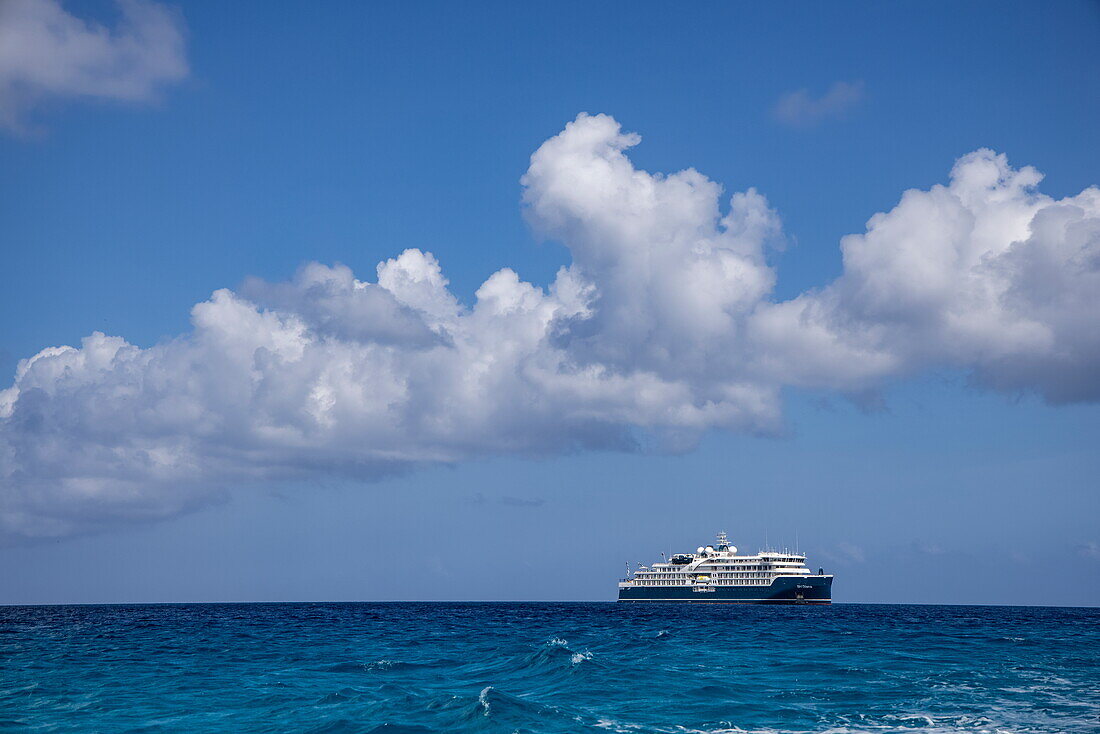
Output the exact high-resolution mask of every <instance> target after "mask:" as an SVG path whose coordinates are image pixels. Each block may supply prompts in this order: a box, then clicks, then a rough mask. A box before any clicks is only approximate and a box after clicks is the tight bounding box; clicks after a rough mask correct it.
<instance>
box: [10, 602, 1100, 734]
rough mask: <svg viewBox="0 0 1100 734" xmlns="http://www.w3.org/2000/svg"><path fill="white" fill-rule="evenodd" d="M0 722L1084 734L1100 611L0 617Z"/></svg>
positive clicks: (437, 608) (430, 610)
mask: <svg viewBox="0 0 1100 734" xmlns="http://www.w3.org/2000/svg"><path fill="white" fill-rule="evenodd" d="M0 729H4V730H13V731H28V730H29V731H103V732H120V731H233V732H237V731H272V732H282V731H319V732H343V731H367V732H370V731H375V732H453V731H477V732H482V731H483V732H498V731H499V732H514V731H520V732H575V731H587V730H593V731H608V732H727V731H732V732H739V731H753V732H755V731H762V732H863V731H871V732H910V731H912V732H925V733H931V732H999V731H1006V732H1098V731H1100V609H1056V608H1022V607H939V606H895V605H890V606H871V605H833V606H831V607H758V606H720V605H714V606H711V605H702V606H676V605H652V606H650V605H616V604H610V603H608V604H551V603H547V604H490V603H486V604H411V603H410V604H368V603H364V604H186V605H151V606H60V607H0Z"/></svg>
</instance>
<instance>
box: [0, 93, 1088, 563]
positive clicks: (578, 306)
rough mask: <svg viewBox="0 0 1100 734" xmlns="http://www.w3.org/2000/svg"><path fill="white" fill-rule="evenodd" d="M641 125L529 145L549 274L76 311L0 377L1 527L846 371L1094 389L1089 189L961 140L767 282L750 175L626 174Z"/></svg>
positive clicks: (707, 404)
mask: <svg viewBox="0 0 1100 734" xmlns="http://www.w3.org/2000/svg"><path fill="white" fill-rule="evenodd" d="M638 142H639V138H638V136H636V135H633V134H625V133H623V132H622V130H621V129H620V127H619V125H618V123H616V122H615V120H613V119H612V118H610V117H608V116H605V115H597V116H588V115H581V116H579V117H578V118H577V119H576V120H575V121H574V122H572V123H570V124H569V125H567V126H566V128H565V130H564V131H562V132H561V133H560V134H559V135H557V136H555V137H553V138H551V139H550V140H548V141H546V143H544V144H543V145H542V146H541V147H540V148H539V149H538V150H537V151H536V152H535V153H534V155H532V157H531V165H530V168H529V169H528V171H527V173H526V174H525V175H524V177H523V186H524V194H523V202H524V207H525V211H526V214H527V216H528V218H529V220H530V222H531V224H532V226H533V227H534V228H535V230H536V231H538V232H539V233H541V234H542V235H544V236H547V237H553V238H558V239H560V240H561V241H563V242H564V243H565V244H566V245H567V246H568V247H569V249H570V251H571V253H572V256H573V259H572V262H571V264H570V265H569V266H568V267H563V268H562V269H561V270H560V271H559V272H558V274H557V277H556V278H555V280H554V281H553V282H552V283H551V284H550V285H549V286H548V287H547V288H542V287H539V286H536V285H533V284H531V283H527V282H525V281H523V280H522V279H521V278H520V276H519V274H517V273H516V272H514V271H513V270H511V269H509V268H504V269H502V270H499V271H498V272H496V273H494V274H492V275H491V276H490V277H489V278H488V279H487V280H486V281H485V282H484V283H483V284H482V286H481V287H480V288H479V289H478V291H477V293H476V297H475V300H474V302H473V303H472V304H469V305H467V304H463V303H461V302H460V301H459V300H458V299H457V298H456V297H455V296H454V295H453V294H452V293H451V292H450V290H449V289H448V283H447V280H446V278H445V277H444V275H443V272H442V269H441V267H440V265H439V263H438V262H437V261H436V260H435V258H434V257H433V256H432V255H431V254H430V253H425V252H420V251H418V250H407V251H405V252H404V253H402V254H401V255H400V256H399V257H396V258H394V259H390V260H386V261H385V262H383V263H381V264H379V266H378V269H377V280H376V281H374V282H369V281H361V280H358V279H357V278H356V277H355V276H354V275H353V274H352V272H351V271H350V270H349V269H348V268H346V267H343V266H333V267H329V266H324V265H320V264H316V263H312V264H309V265H306V266H305V267H303V268H302V270H301V271H300V272H299V273H298V274H297V275H296V276H295V277H294V278H293V279H292V280H291V281H290V282H287V283H274V284H273V283H266V282H263V281H259V280H249V281H246V283H245V284H244V286H243V287H242V288H241V289H240V290H239V292H233V291H229V290H219V291H217V292H215V293H214V294H213V296H212V297H211V298H210V300H208V301H206V302H203V303H200V304H198V305H196V306H195V307H194V309H193V311H192V323H193V329H192V331H191V332H190V333H188V334H186V335H183V336H181V337H180V338H178V339H176V340H174V341H171V342H167V343H164V344H159V345H156V346H153V347H151V348H148V349H142V348H138V347H136V346H133V345H131V344H128V343H127V342H126V341H124V340H123V339H121V338H118V337H110V336H105V335H103V334H93V335H92V336H89V337H87V338H86V339H85V340H84V341H83V342H82V344H81V345H80V347H79V348H72V347H58V348H51V349H47V350H44V351H43V352H41V353H39V354H38V355H35V356H34V357H32V358H30V359H28V360H24V361H23V362H22V363H21V364H20V366H19V370H18V373H17V375H16V378H15V382H14V384H13V385H12V386H11V387H10V388H8V389H7V390H4V391H0V526H2V527H3V529H4V532H6V533H7V534H8V535H9V536H17V535H31V536H34V535H38V536H43V535H45V536H53V535H65V534H69V533H74V532H84V531H89V530H95V529H98V528H100V527H104V526H107V525H110V524H112V523H118V522H120V521H126V520H134V519H144V518H156V517H164V516H168V515H172V514H174V513H178V512H182V511H185V510H187V509H189V508H191V507H195V506H198V505H200V504H202V503H204V502H209V501H212V500H213V499H215V498H217V497H218V496H220V494H219V493H220V491H221V488H222V487H225V486H228V485H231V484H235V483H239V482H246V481H256V480H268V479H284V478H290V477H302V476H311V475H321V474H328V475H339V476H345V477H353V478H360V479H371V478H377V477H379V476H383V475H385V474H387V473H392V472H395V471H402V470H406V469H409V468H412V467H415V466H417V465H419V464H423V463H428V462H455V461H460V460H463V459H466V458H470V457H475V456H484V455H495V454H520V455H533V454H550V453H556V452H563V451H570V450H576V449H592V448H620V449H623V448H631V447H634V446H636V445H638V443H639V442H644V443H646V444H647V445H649V444H650V443H652V442H656V443H658V444H660V445H663V446H665V447H666V448H670V449H673V450H683V449H687V448H690V447H691V446H692V445H693V442H694V441H695V440H696V439H697V438H698V437H699V435H700V434H701V433H702V432H704V431H707V430H710V429H725V430H734V431H750V432H763V433H767V432H771V431H775V430H777V429H778V428H779V427H780V426H781V421H782V418H781V413H780V393H781V391H782V389H783V388H784V387H786V386H792V385H793V386H810V387H816V388H830V389H837V390H842V391H845V392H851V393H855V392H861V391H867V390H873V389H874V388H876V387H878V386H879V385H881V384H882V383H883V381H885V380H888V379H892V378H896V377H898V376H904V375H906V374H910V373H913V372H916V371H919V370H923V369H929V368H936V367H943V366H946V367H952V368H958V369H964V370H971V371H973V373H974V374H975V376H976V378H977V379H978V380H980V381H982V382H983V383H985V384H987V385H989V386H992V387H994V388H997V389H1006V390H1013V391H1015V390H1022V389H1033V390H1037V391H1039V392H1040V393H1042V394H1043V395H1045V396H1046V397H1047V398H1048V399H1050V400H1052V401H1070V400H1095V399H1096V398H1097V397H1098V394H1100V393H1098V391H1100V378H1098V375H1100V348H1098V346H1097V345H1098V344H1100V329H1098V326H1097V317H1096V315H1097V313H1100V311H1098V310H1097V306H1098V305H1100V304H1098V303H1097V301H1096V299H1097V298H1098V296H1097V295H1096V294H1097V293H1100V287H1098V286H1100V284H1098V283H1097V282H1096V279H1097V273H1098V269H1100V257H1098V255H1097V252H1098V248H1100V192H1098V191H1097V190H1096V189H1088V190H1086V191H1084V192H1082V193H1081V194H1079V195H1077V196H1075V197H1070V198H1067V199H1064V200H1061V201H1055V200H1052V199H1050V198H1048V197H1045V196H1042V195H1041V194H1039V193H1037V192H1036V191H1035V186H1036V185H1037V184H1038V182H1039V176H1038V174H1037V173H1036V172H1035V171H1033V170H1031V169H1028V168H1024V169H1020V170H1014V169H1012V168H1010V167H1009V166H1008V164H1007V162H1006V161H1005V159H1004V158H1003V157H1001V156H997V155H994V154H993V153H990V152H988V151H978V152H976V153H973V154H971V155H968V156H965V157H964V158H962V159H960V161H959V162H958V163H957V165H956V166H955V169H954V171H953V172H952V177H951V182H950V183H949V184H948V185H946V186H936V187H933V188H932V189H931V190H929V191H909V192H906V193H905V194H904V195H903V197H902V200H901V202H900V203H899V204H898V206H897V207H896V208H895V209H893V210H892V211H890V212H887V213H885V214H877V215H875V216H874V217H872V218H871V220H870V222H869V223H868V231H867V232H866V233H865V234H863V235H853V236H851V237H848V238H845V239H844V241H843V242H842V250H843V253H844V261H845V271H844V274H843V275H842V276H841V277H840V278H839V279H838V280H837V281H835V282H834V283H832V284H829V285H827V286H826V287H824V288H822V289H821V290H817V291H811V292H808V293H805V294H803V295H801V296H799V297H798V298H795V299H793V300H791V301H787V302H775V301H774V300H773V299H772V298H771V292H772V288H773V285H774V283H775V277H776V276H775V273H774V271H773V269H772V268H771V267H770V266H769V265H768V264H767V261H766V257H765V255H766V250H767V247H768V246H769V243H779V242H781V241H782V240H781V237H782V235H781V231H780V225H779V220H778V217H777V216H776V214H775V212H774V211H772V210H771V209H770V207H769V206H768V204H767V201H766V200H765V199H764V197H763V196H761V195H760V194H758V193H757V192H755V191H754V190H751V189H750V190H749V191H747V192H744V193H737V194H734V195H732V196H731V197H729V198H728V199H726V200H725V201H723V196H722V192H721V188H720V186H719V185H718V184H716V183H715V182H713V181H710V180H709V179H707V178H706V177H705V176H703V175H702V174H700V173H698V172H696V171H694V170H691V169H688V170H685V171H681V172H678V173H675V174H671V175H667V176H664V175H660V174H651V173H647V172H645V171H641V170H638V169H636V168H635V167H634V166H633V165H632V164H631V162H630V160H629V159H628V158H627V156H626V151H627V150H628V149H629V148H630V147H631V146H633V145H636V144H637V143H638ZM848 555H849V556H851V557H854V556H853V555H852V554H851V553H849V554H848Z"/></svg>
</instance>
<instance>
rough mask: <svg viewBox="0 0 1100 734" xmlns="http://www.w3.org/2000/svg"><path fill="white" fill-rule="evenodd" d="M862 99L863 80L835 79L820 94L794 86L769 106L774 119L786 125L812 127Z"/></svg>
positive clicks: (842, 111) (842, 112)
mask: <svg viewBox="0 0 1100 734" xmlns="http://www.w3.org/2000/svg"><path fill="white" fill-rule="evenodd" d="M862 99H863V82H861V81H856V82H835V83H834V84H833V85H832V86H831V87H829V90H828V91H827V92H825V94H824V95H822V96H820V97H813V96H812V95H811V94H810V90H808V89H796V90H795V91H793V92H787V93H786V94H784V95H782V96H781V97H780V98H779V101H778V102H776V103H775V107H774V108H773V109H772V113H773V114H774V115H775V119H777V120H779V122H781V123H783V124H784V125H789V126H790V127H813V126H814V125H817V124H819V123H821V122H824V121H825V120H828V119H832V118H837V117H842V116H843V115H844V114H845V113H846V112H847V111H848V110H850V109H851V108H852V107H854V106H856V105H857V104H859V102H860V101H861V100H862Z"/></svg>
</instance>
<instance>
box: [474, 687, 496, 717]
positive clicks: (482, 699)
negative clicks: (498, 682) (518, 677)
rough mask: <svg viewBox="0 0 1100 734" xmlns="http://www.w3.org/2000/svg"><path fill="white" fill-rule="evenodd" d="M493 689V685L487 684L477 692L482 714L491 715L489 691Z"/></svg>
mask: <svg viewBox="0 0 1100 734" xmlns="http://www.w3.org/2000/svg"><path fill="white" fill-rule="evenodd" d="M491 690H493V687H492V686H485V687H484V688H482V689H481V693H479V694H477V702H478V705H480V706H481V712H482V713H481V715H482V716H488V715H489V691H491Z"/></svg>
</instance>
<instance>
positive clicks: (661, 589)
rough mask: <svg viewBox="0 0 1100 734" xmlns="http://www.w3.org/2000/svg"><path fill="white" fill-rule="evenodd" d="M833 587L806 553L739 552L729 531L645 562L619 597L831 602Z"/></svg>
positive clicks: (635, 599) (828, 576)
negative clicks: (690, 549)
mask: <svg viewBox="0 0 1100 734" xmlns="http://www.w3.org/2000/svg"><path fill="white" fill-rule="evenodd" d="M662 555H663V554H662ZM832 589H833V577H832V575H831V574H826V573H825V571H824V569H820V568H819V569H818V570H817V573H813V572H811V571H810V569H809V568H806V556H805V555H802V554H800V553H780V552H777V551H760V552H759V553H757V554H756V555H752V556H739V555H737V548H736V547H735V546H732V545H730V543H729V541H728V540H727V539H726V534H725V533H718V542H717V543H715V544H714V545H708V546H705V547H700V548H699V549H697V550H696V551H695V552H694V553H677V554H676V555H674V556H672V557H671V558H669V559H667V560H665V561H663V562H661V563H654V564H653V565H651V566H639V567H638V568H637V569H636V570H635V571H634V572H633V573H632V574H629V575H628V576H627V578H624V579H622V580H621V581H620V582H619V601H629V602H639V601H677V602H735V603H736V602H740V603H743V604H828V603H830V602H831V601H832Z"/></svg>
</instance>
